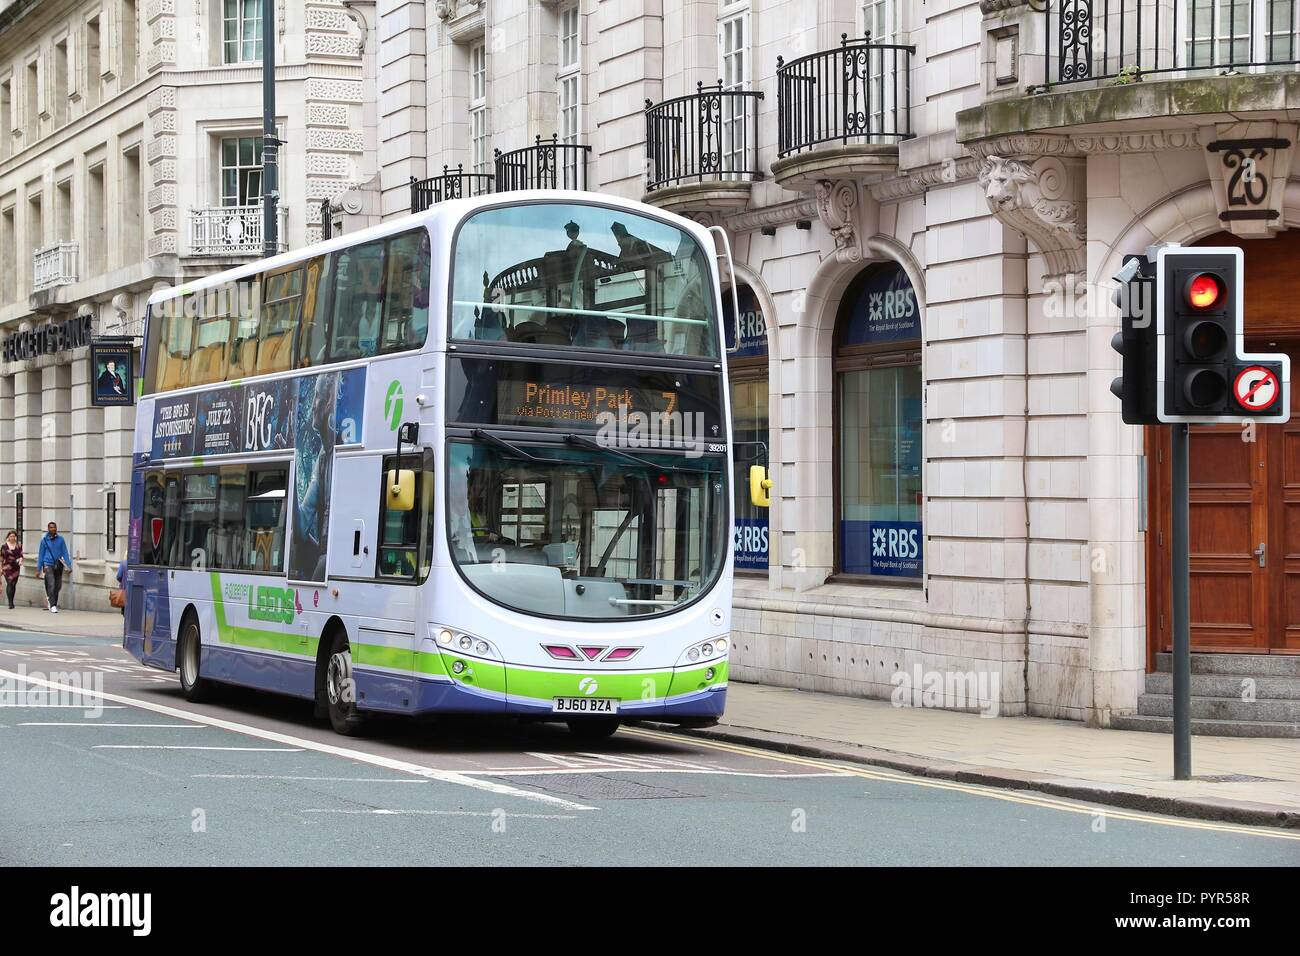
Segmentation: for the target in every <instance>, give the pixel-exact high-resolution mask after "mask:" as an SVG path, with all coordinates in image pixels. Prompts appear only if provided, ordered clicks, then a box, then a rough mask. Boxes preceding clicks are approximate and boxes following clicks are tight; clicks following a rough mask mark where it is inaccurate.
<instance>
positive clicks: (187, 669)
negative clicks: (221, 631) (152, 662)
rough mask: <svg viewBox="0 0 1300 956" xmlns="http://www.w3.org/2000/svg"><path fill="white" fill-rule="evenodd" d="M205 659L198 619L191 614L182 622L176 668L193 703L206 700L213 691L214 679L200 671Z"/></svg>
mask: <svg viewBox="0 0 1300 956" xmlns="http://www.w3.org/2000/svg"><path fill="white" fill-rule="evenodd" d="M202 661H203V642H202V641H201V640H199V622H198V619H197V618H196V617H195V616H194V615H193V614H190V615H189V616H187V617H186V618H185V620H184V621H183V622H182V623H181V633H180V637H179V638H178V639H177V641H176V669H177V670H179V671H180V675H181V690H182V691H184V692H185V699H186V700H188V701H190V702H191V703H196V704H197V703H199V702H200V701H203V700H206V699H207V698H208V697H209V696H211V693H212V681H210V680H207V679H206V678H205V677H203V676H202V675H201V673H200V667H201V666H202Z"/></svg>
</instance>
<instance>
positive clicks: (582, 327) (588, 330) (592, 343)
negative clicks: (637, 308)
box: [573, 316, 627, 349]
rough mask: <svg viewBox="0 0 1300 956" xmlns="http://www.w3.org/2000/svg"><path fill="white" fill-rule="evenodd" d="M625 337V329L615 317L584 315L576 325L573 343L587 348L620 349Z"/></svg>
mask: <svg viewBox="0 0 1300 956" xmlns="http://www.w3.org/2000/svg"><path fill="white" fill-rule="evenodd" d="M626 338H627V331H626V329H624V327H623V323H622V322H619V321H618V320H617V319H599V318H595V317H593V316H585V317H584V318H583V319H582V321H581V322H580V323H579V325H578V332H577V334H576V335H575V336H574V339H573V344H574V345H577V346H581V347H582V348H589V349H621V348H623V346H624V343H625V342H626Z"/></svg>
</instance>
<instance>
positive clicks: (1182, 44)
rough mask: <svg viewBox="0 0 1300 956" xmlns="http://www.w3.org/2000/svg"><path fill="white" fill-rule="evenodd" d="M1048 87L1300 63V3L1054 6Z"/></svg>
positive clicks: (1093, 1) (1100, 0)
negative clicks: (1298, 34) (1155, 75)
mask: <svg viewBox="0 0 1300 956" xmlns="http://www.w3.org/2000/svg"><path fill="white" fill-rule="evenodd" d="M1043 15H1044V16H1045V17H1046V18H1047V19H1046V24H1045V27H1046V28H1045V30H1044V33H1045V36H1046V37H1047V40H1046V45H1047V48H1046V50H1045V51H1044V53H1043V56H1044V59H1045V63H1044V72H1043V76H1044V78H1045V85H1047V86H1056V85H1065V84H1070V83H1081V82H1085V81H1088V80H1111V81H1113V82H1115V83H1118V84H1123V83H1129V82H1135V81H1137V80H1140V79H1141V78H1142V77H1143V76H1144V75H1152V74H1170V73H1181V72H1187V71H1198V72H1199V71H1217V72H1221V73H1234V72H1241V71H1247V70H1249V71H1258V70H1263V69H1266V68H1268V67H1285V66H1294V65H1295V64H1296V63H1298V62H1300V37H1298V36H1297V33H1298V32H1300V29H1298V28H1300V5H1298V4H1297V3H1296V2H1295V0H1235V2H1234V0H1047V2H1046V9H1045V10H1044V13H1043Z"/></svg>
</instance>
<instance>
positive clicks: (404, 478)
mask: <svg viewBox="0 0 1300 956" xmlns="http://www.w3.org/2000/svg"><path fill="white" fill-rule="evenodd" d="M385 486H386V487H387V489H388V493H387V496H386V498H385V502H386V504H387V506H388V510H389V511H411V510H412V509H413V508H415V472H414V471H413V470H412V469H410V468H395V469H393V470H392V471H390V472H389V473H388V476H387V478H386V479H385Z"/></svg>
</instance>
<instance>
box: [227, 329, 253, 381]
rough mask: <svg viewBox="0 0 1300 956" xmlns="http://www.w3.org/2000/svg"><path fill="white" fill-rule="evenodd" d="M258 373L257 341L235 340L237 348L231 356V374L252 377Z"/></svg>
mask: <svg viewBox="0 0 1300 956" xmlns="http://www.w3.org/2000/svg"><path fill="white" fill-rule="evenodd" d="M256 371H257V339H255V338H253V337H251V336H249V337H248V338H242V339H235V348H234V350H233V352H232V353H231V356H230V373H231V375H234V374H235V373H236V372H238V373H239V374H240V375H252V374H253V373H254V372H256Z"/></svg>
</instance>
